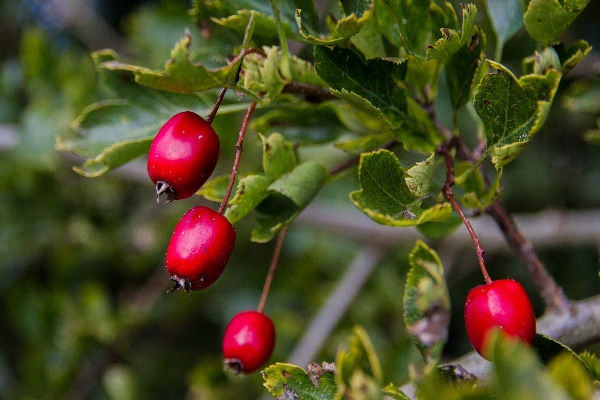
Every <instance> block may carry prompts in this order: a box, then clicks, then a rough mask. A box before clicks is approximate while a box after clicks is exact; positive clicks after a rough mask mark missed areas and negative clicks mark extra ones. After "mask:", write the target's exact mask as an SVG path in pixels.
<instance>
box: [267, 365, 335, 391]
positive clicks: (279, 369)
mask: <svg viewBox="0 0 600 400" xmlns="http://www.w3.org/2000/svg"><path fill="white" fill-rule="evenodd" d="M334 371H335V367H334V366H333V365H332V364H327V363H323V366H322V367H320V366H319V365H318V364H310V365H309V366H308V373H307V372H306V371H305V370H303V369H302V368H300V367H297V366H295V365H292V364H283V363H277V364H275V365H271V366H270V367H268V368H267V369H265V371H264V372H263V379H264V380H265V383H264V386H265V387H266V388H267V390H268V391H269V392H270V393H271V394H272V395H273V396H275V397H277V398H280V399H307V400H331V399H333V398H335V395H336V393H337V385H336V382H335V378H334Z"/></svg>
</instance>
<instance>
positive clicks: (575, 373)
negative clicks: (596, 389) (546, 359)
mask: <svg viewBox="0 0 600 400" xmlns="http://www.w3.org/2000/svg"><path fill="white" fill-rule="evenodd" d="M548 370H549V372H550V375H551V376H552V379H553V380H554V382H556V383H558V384H559V385H560V386H561V387H562V388H563V389H564V390H565V391H566V392H567V393H568V394H569V396H570V398H571V399H573V400H588V399H591V398H592V397H593V388H592V380H591V379H590V372H589V371H588V369H587V368H586V366H585V364H583V363H582V361H581V360H580V359H579V357H573V355H571V354H568V353H562V354H560V355H559V356H557V357H556V358H555V359H554V360H552V362H550V365H548Z"/></svg>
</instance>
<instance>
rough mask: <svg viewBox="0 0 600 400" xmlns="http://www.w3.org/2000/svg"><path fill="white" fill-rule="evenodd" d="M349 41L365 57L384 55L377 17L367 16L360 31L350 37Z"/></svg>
mask: <svg viewBox="0 0 600 400" xmlns="http://www.w3.org/2000/svg"><path fill="white" fill-rule="evenodd" d="M350 43H352V44H353V45H354V47H356V49H357V50H358V51H360V52H361V53H362V54H363V56H364V57H365V58H366V59H370V58H377V57H385V55H386V51H385V45H384V43H383V37H382V34H381V30H380V28H379V25H378V24H377V18H369V20H368V21H367V22H366V23H365V24H364V26H363V27H362V29H361V30H360V32H358V33H357V34H356V35H354V36H352V38H350Z"/></svg>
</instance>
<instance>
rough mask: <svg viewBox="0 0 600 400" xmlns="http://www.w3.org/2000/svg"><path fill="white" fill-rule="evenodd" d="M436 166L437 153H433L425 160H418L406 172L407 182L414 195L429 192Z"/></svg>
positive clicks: (424, 194) (420, 195) (423, 194)
mask: <svg viewBox="0 0 600 400" xmlns="http://www.w3.org/2000/svg"><path fill="white" fill-rule="evenodd" d="M435 167H436V163H435V153H431V155H430V156H429V157H428V158H427V159H426V160H425V161H419V162H417V163H416V164H415V165H414V166H413V167H411V168H410V169H408V170H407V171H406V172H405V176H406V178H405V180H406V184H407V186H408V188H409V189H410V191H411V192H412V194H413V195H415V196H416V197H423V196H426V195H427V194H428V193H429V186H430V185H431V180H432V179H433V172H434V171H435Z"/></svg>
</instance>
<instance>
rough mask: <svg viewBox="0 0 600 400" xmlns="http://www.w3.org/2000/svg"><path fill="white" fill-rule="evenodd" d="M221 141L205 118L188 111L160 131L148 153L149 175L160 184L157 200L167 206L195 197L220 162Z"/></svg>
mask: <svg viewBox="0 0 600 400" xmlns="http://www.w3.org/2000/svg"><path fill="white" fill-rule="evenodd" d="M219 151H220V141H219V136H217V134H216V133H215V131H214V129H213V128H212V127H211V126H210V124H209V123H208V122H206V121H205V120H204V119H203V118H202V117H201V116H199V115H198V114H195V113H193V112H191V111H184V112H181V113H179V114H176V115H174V116H173V117H171V118H170V119H169V120H168V121H167V122H166V123H165V124H164V125H163V127H162V128H161V129H160V130H159V131H158V133H157V135H156V137H155V138H154V140H153V141H152V144H151V145H150V151H149V152H148V176H150V179H151V180H152V182H154V184H155V185H156V200H157V201H158V200H159V199H160V195H161V194H163V193H164V194H165V195H166V201H165V203H169V202H171V201H173V200H180V199H185V198H188V197H190V196H191V195H193V194H194V193H196V192H197V191H198V189H200V187H201V186H202V185H203V184H204V183H205V182H206V181H207V179H208V178H209V177H210V175H211V174H212V172H213V170H214V169H215V166H216V165H217V161H218V160H219Z"/></svg>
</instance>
